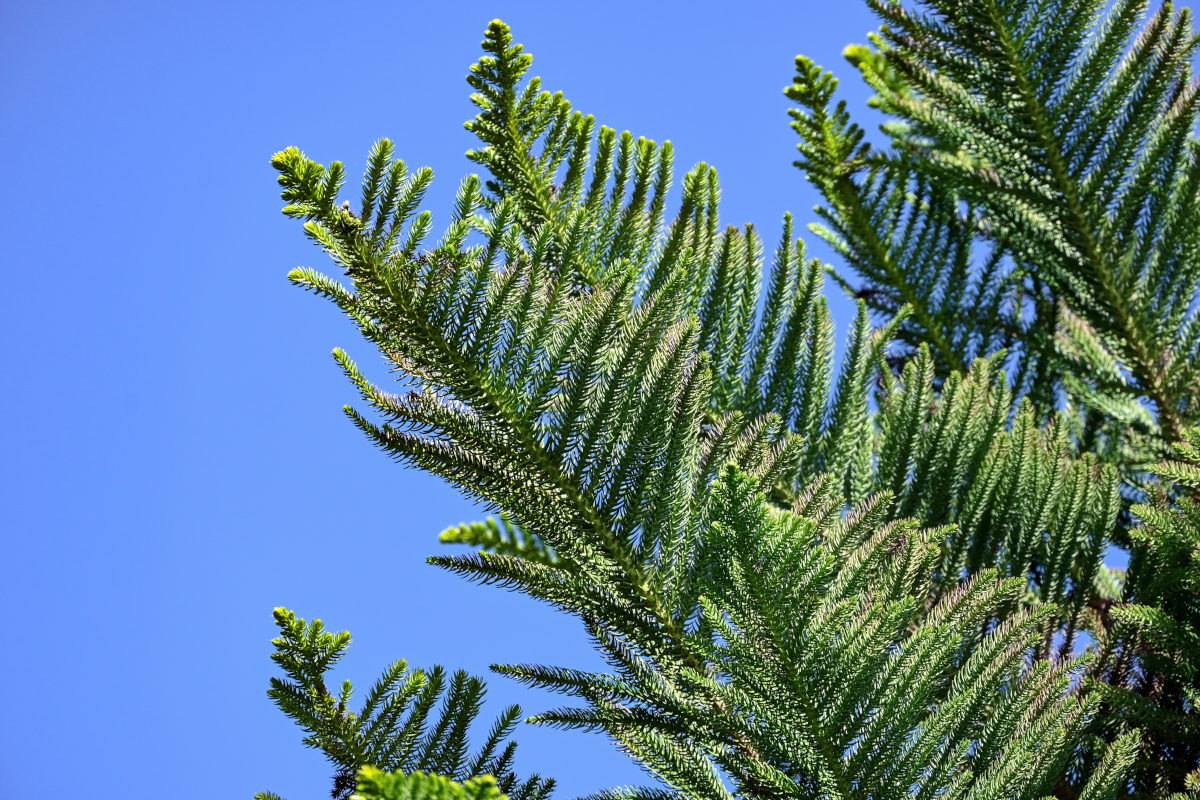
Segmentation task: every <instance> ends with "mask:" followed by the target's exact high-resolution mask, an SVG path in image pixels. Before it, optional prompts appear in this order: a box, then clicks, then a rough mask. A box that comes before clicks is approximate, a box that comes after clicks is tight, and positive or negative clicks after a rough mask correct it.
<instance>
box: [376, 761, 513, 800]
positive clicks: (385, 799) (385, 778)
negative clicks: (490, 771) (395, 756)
mask: <svg viewBox="0 0 1200 800" xmlns="http://www.w3.org/2000/svg"><path fill="white" fill-rule="evenodd" d="M352 800H505V797H504V795H503V794H502V793H501V792H500V789H499V788H498V787H497V785H496V779H495V778H493V777H492V776H490V775H485V776H482V777H479V778H471V779H470V780H467V781H464V782H462V783H458V782H456V781H452V780H450V779H449V778H446V777H444V776H442V775H426V774H424V773H421V772H414V773H411V774H405V773H397V772H392V773H388V772H383V771H381V770H378V769H375V768H374V767H364V768H363V770H362V772H360V773H359V775H358V791H356V792H355V793H354V795H353V797H352Z"/></svg>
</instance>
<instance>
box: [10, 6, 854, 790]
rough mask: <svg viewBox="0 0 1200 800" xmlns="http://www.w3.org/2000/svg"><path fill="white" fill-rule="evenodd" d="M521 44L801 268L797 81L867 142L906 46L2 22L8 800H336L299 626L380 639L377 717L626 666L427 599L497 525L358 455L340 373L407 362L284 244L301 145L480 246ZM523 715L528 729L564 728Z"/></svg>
mask: <svg viewBox="0 0 1200 800" xmlns="http://www.w3.org/2000/svg"><path fill="white" fill-rule="evenodd" d="M494 17H500V18H502V19H504V20H505V21H507V22H508V23H509V24H510V25H512V27H513V30H514V34H515V36H516V37H517V39H518V40H519V41H521V42H523V43H524V44H525V45H526V47H527V48H528V50H529V51H530V52H531V53H533V54H534V57H535V62H534V73H535V74H538V75H541V76H542V77H543V78H544V81H545V85H546V87H547V88H550V89H561V90H563V91H564V92H565V93H566V95H567V96H568V98H570V99H571V100H572V102H573V104H574V105H575V107H576V108H579V109H581V110H583V111H585V112H587V113H591V114H594V115H595V116H596V118H597V120H598V121H599V122H601V123H603V124H607V125H610V126H612V127H615V128H617V129H618V130H623V129H629V130H631V131H633V133H634V134H636V135H644V136H647V137H650V138H653V139H655V140H658V141H662V140H663V139H667V138H669V139H671V140H672V141H673V142H674V143H675V147H676V164H677V170H676V172H677V176H682V174H683V172H685V171H686V170H687V168H689V167H690V166H691V165H692V164H694V163H695V162H697V161H700V160H705V161H708V162H709V163H711V164H714V165H716V166H717V167H718V169H719V170H720V171H721V176H722V186H723V193H724V206H723V217H724V220H725V221H726V222H728V223H731V224H742V223H744V222H747V221H753V222H755V223H756V224H757V225H758V226H759V228H760V230H761V232H762V233H763V236H764V238H765V239H766V240H767V241H768V243H769V245H770V246H771V247H773V245H774V242H775V240H776V239H777V237H778V234H779V221H780V218H781V216H782V214H783V212H784V211H786V210H791V211H793V212H794V213H795V214H796V216H797V218H798V222H799V223H801V224H805V223H807V222H809V221H811V220H812V219H813V215H812V213H811V207H812V205H813V204H814V203H815V202H816V198H815V196H814V194H813V193H812V191H811V190H810V189H809V188H808V187H807V186H806V184H805V183H804V181H803V178H802V176H801V174H800V173H799V172H798V171H797V170H796V169H795V168H793V167H792V166H791V163H792V161H793V159H794V153H795V150H794V144H795V136H794V134H793V133H792V132H791V130H790V129H789V127H788V118H787V116H786V110H787V108H788V102H787V100H786V99H785V98H784V96H783V94H782V91H781V90H782V89H783V87H784V86H785V85H786V84H787V83H789V82H790V78H791V73H792V59H793V57H794V56H795V55H796V54H797V53H805V54H807V55H809V56H811V57H813V58H814V59H815V60H817V61H818V63H822V64H825V65H829V66H832V67H834V68H835V69H836V70H837V71H838V72H839V74H841V75H842V76H843V78H844V80H843V85H844V87H845V89H846V92H845V96H846V97H847V99H849V100H850V101H851V103H852V106H853V107H854V108H856V109H862V108H863V102H864V99H865V93H864V92H863V90H862V89H861V87H860V86H859V83H858V80H857V77H856V76H855V75H854V74H853V72H852V71H851V70H850V69H849V68H848V67H847V66H845V65H844V62H843V61H842V58H841V51H842V48H843V47H844V46H845V45H846V44H848V43H850V42H861V41H864V40H865V34H866V32H867V31H868V30H870V29H871V28H872V27H873V23H872V20H871V19H870V17H869V15H868V14H867V13H866V11H865V9H864V8H863V7H862V6H861V5H860V4H859V3H857V2H820V3H818V2H812V0H802V1H801V2H791V3H769V2H761V3H760V2H743V3H720V4H717V3H713V4H704V3H658V2H644V1H643V2H636V3H635V2H606V3H593V4H588V5H587V6H583V5H575V4H572V3H549V2H545V3H529V2H500V3H495V2H493V3H481V2H463V3H443V4H440V5H439V4H435V3H427V2H422V3H404V2H387V3H376V2H357V3H338V4H332V3H331V4H328V5H318V4H306V3H300V2H292V3H286V4H284V3H268V2H238V3H222V2H213V1H210V2H203V3H197V2H153V3H151V2H134V1H133V0H126V1H125V2H116V3H95V2H89V3H82V2H80V3H75V4H72V3H65V2H51V1H49V0H40V1H39V2H25V3H16V2H5V3H3V5H2V6H0V154H2V155H3V165H4V169H3V172H4V177H3V182H4V184H5V187H4V189H3V191H2V192H0V212H2V213H0V230H2V231H3V234H4V237H3V238H4V250H5V252H7V254H8V255H7V256H6V257H5V262H6V263H7V267H6V268H5V273H4V274H5V278H4V291H3V296H2V300H0V303H3V309H2V313H0V331H2V339H0V341H2V342H3V346H4V349H5V352H6V353H7V354H8V355H7V356H6V370H5V371H6V374H8V375H9V378H8V380H7V381H6V385H7V386H8V389H6V390H4V392H3V393H2V395H0V412H2V414H3V420H4V422H3V425H0V453H2V460H0V471H2V473H3V474H2V476H0V478H2V479H0V503H2V508H3V517H2V518H0V525H2V534H3V540H2V541H3V558H2V560H0V564H2V567H0V569H3V580H0V603H2V606H0V607H2V608H3V609H4V610H5V612H6V615H5V616H6V619H5V622H6V629H5V630H4V635H5V637H6V639H7V644H6V645H5V646H4V647H3V652H2V654H0V678H3V685H4V687H5V688H4V693H5V698H4V702H3V704H2V705H3V711H2V712H0V714H2V716H0V797H4V798H28V797H35V796H50V795H55V796H62V797H78V798H89V799H90V798H98V799H100V798H136V797H150V796H163V797H169V798H172V800H190V798H249V797H250V796H251V795H252V794H253V792H255V791H258V790H262V789H271V790H273V791H276V792H279V793H280V794H281V795H283V796H284V797H286V798H289V800H301V798H321V797H327V796H328V788H329V782H328V776H329V771H328V769H327V768H326V765H325V764H324V762H323V759H322V757H321V756H320V755H319V754H318V753H315V752H311V751H307V750H305V749H304V748H303V747H302V746H301V745H300V741H299V740H300V736H299V730H298V729H297V728H296V727H294V725H293V724H292V723H291V722H290V721H288V720H286V719H285V718H284V717H283V716H282V715H281V714H280V713H279V712H278V711H276V710H275V709H274V708H273V706H272V705H271V704H270V702H269V701H268V700H267V698H266V695H265V691H266V688H267V679H268V677H269V676H270V675H271V674H272V664H271V663H270V661H269V660H268V654H269V652H270V646H269V640H270V638H271V636H272V635H273V630H274V629H273V626H272V623H271V609H272V608H273V607H274V606H278V605H286V606H288V607H290V608H293V609H294V610H296V611H297V613H299V614H300V615H302V616H305V617H313V616H319V617H321V618H323V619H324V620H325V621H326V622H327V624H328V625H329V626H330V627H333V628H337V629H348V630H350V631H352V632H353V634H354V636H355V644H354V646H353V649H352V653H351V656H350V657H349V658H348V659H347V660H346V661H345V662H344V669H342V670H341V671H340V672H339V673H338V676H337V677H338V678H339V679H340V678H342V677H347V678H350V679H352V680H354V681H356V682H357V683H360V684H367V683H369V682H371V681H373V680H374V678H375V676H376V674H377V672H378V670H379V669H381V668H382V667H383V665H384V664H386V663H387V662H389V661H391V660H392V659H394V658H397V657H404V658H407V659H408V660H409V661H410V662H412V663H414V664H418V665H425V664H432V663H443V664H446V665H448V666H451V667H458V666H462V667H467V668H469V669H471V670H473V671H476V672H483V671H485V670H486V668H487V665H488V664H489V663H492V662H497V661H535V662H543V663H551V664H560V665H569V666H584V667H586V666H589V665H594V664H595V663H596V661H595V659H594V657H593V656H592V655H591V653H590V650H589V649H588V647H587V645H586V641H585V640H584V637H583V635H582V631H581V630H580V629H579V626H578V625H577V624H575V623H574V622H573V621H572V620H570V619H566V618H562V617H559V616H557V615H556V614H554V613H552V612H550V611H549V610H547V609H546V608H543V607H541V606H539V605H537V604H535V603H534V602H533V601H531V600H528V599H526V598H523V597H518V596H513V595H508V594H504V593H503V592H501V591H500V590H496V589H491V588H478V587H474V586H471V585H468V584H465V583H463V582H462V581H461V580H459V579H457V578H455V577H453V576H450V575H448V574H443V573H441V572H439V571H438V570H436V569H435V568H433V567H430V566H428V565H426V564H425V563H424V558H425V556H427V555H429V554H431V553H434V552H437V551H438V549H439V545H438V544H437V542H436V536H437V534H438V532H440V531H441V530H442V529H443V528H445V527H446V526H447V525H450V524H454V523H457V522H460V521H466V520H470V519H473V518H476V517H478V516H479V513H478V512H477V511H476V510H475V509H473V508H472V507H471V506H470V505H469V504H468V503H467V502H466V501H464V500H463V499H461V498H460V497H459V496H458V495H456V494H455V493H454V492H453V491H452V490H450V489H448V488H446V487H445V486H443V485H441V484H440V483H439V482H438V481H436V480H434V479H431V478H428V477H426V476H423V475H421V474H418V473H415V472H412V471H407V470H404V469H401V468H400V467H397V466H395V465H394V464H392V463H391V462H390V461H388V460H387V459H386V458H385V457H383V456H382V455H381V454H379V453H378V452H377V451H375V450H374V449H373V448H371V447H370V446H369V444H368V443H367V442H366V440H365V439H363V438H362V437H361V436H360V435H359V434H358V433H357V432H356V431H355V430H354V429H353V428H352V427H351V426H350V424H349V423H348V422H347V421H346V420H345V418H344V417H343V416H342V414H341V411H340V409H341V406H342V405H343V404H344V403H346V402H352V401H353V400H354V399H355V396H354V392H353V391H352V390H351V387H350V386H349V385H348V384H347V383H346V382H345V380H344V379H343V378H342V377H341V375H340V374H339V373H338V371H337V369H336V368H335V366H334V364H333V361H332V360H331V359H330V357H329V352H330V350H331V349H332V348H333V347H335V346H344V347H346V348H347V349H348V350H349V351H350V353H351V354H352V355H353V356H354V357H356V358H357V359H358V360H359V361H360V362H367V363H373V362H374V354H373V352H372V351H371V348H370V347H368V346H367V345H366V344H364V343H362V342H361V341H360V340H358V339H357V337H356V336H355V334H354V332H353V331H352V329H351V328H350V326H349V324H348V323H347V322H346V321H345V320H344V319H343V318H341V317H340V316H339V315H338V313H337V312H336V310H335V309H334V308H333V307H332V306H330V305H328V304H326V303H323V302H322V301H319V300H317V299H315V298H313V297H311V296H308V295H305V294H304V293H302V292H301V291H300V290H298V289H295V288H293V287H291V286H289V284H288V283H287V281H286V280H285V277H284V276H285V275H286V273H287V271H288V270H289V269H290V268H291V267H294V266H297V265H311V266H316V267H323V266H324V263H323V257H322V256H321V254H320V253H319V252H318V251H316V250H315V249H313V248H312V247H310V246H309V245H308V244H307V243H306V242H305V241H304V239H303V237H302V235H301V231H300V229H299V226H298V225H297V224H296V223H295V222H293V221H289V220H286V219H285V218H284V217H283V216H282V215H280V214H279V208H280V206H281V203H280V201H279V199H278V193H277V187H276V185H275V181H274V174H273V172H272V170H271V168H270V166H269V163H268V159H269V158H270V155H271V154H272V153H273V152H275V151H277V150H280V149H282V148H283V147H286V146H288V145H296V146H298V147H300V148H301V149H303V150H305V151H306V152H307V153H308V154H309V155H310V156H311V157H313V158H315V159H317V160H320V161H323V162H326V163H327V162H328V161H331V160H335V159H337V160H342V161H344V162H345V163H346V165H347V169H348V171H349V172H350V173H351V174H352V175H353V174H356V173H360V172H361V169H362V166H363V160H364V158H365V156H366V153H367V150H368V148H369V147H370V144H371V142H372V141H373V140H374V139H376V138H378V137H381V136H388V137H390V138H392V139H393V140H394V141H395V143H396V148H397V151H398V153H399V154H400V155H401V156H402V157H403V158H405V159H406V160H408V162H409V163H410V164H411V165H414V166H415V165H423V164H427V165H429V166H432V167H433V168H434V170H435V171H436V173H437V175H438V180H436V181H435V184H434V188H433V190H432V191H431V193H430V195H429V202H428V208H430V209H431V210H433V211H434V213H435V222H436V221H438V220H444V219H445V218H446V216H447V212H448V210H449V205H448V204H449V200H450V198H451V197H452V196H453V193H454V189H455V188H456V186H457V184H458V181H459V179H460V178H461V177H463V176H464V175H465V174H467V173H469V172H470V171H471V169H472V167H473V165H472V164H470V162H468V161H467V160H466V159H464V158H463V157H462V154H463V152H464V151H466V150H467V149H468V148H469V147H470V146H471V145H472V140H471V137H470V136H469V135H468V134H467V133H466V132H465V131H464V130H463V127H462V123H463V121H464V120H466V119H467V118H469V117H470V116H471V115H472V113H473V112H472V107H471V106H470V104H469V102H468V99H467V98H468V94H469V90H468V87H467V85H466V82H465V81H464V77H465V75H466V74H467V68H468V66H469V65H470V64H471V63H472V62H474V61H475V59H476V58H477V57H478V55H479V50H478V43H479V41H480V39H481V38H482V34H483V31H484V28H485V27H486V25H487V23H488V21H489V20H491V19H492V18H494ZM674 197H675V198H677V197H678V193H676V194H675V195H674ZM808 238H809V239H811V238H812V237H808ZM820 252H824V251H820ZM827 293H829V294H832V293H833V292H832V291H829V292H827ZM846 309H847V306H846V304H844V303H842V302H836V303H835V308H834V310H835V314H836V315H837V319H838V322H839V337H843V336H844V334H845V329H846V327H847V324H848V321H849V315H848V314H847V311H846ZM489 685H490V694H489V708H490V709H491V710H492V711H499V709H500V708H501V707H502V706H503V705H505V704H507V703H509V702H513V701H519V702H520V703H522V705H523V706H524V707H525V709H526V710H527V711H530V712H534V711H538V710H541V709H545V708H548V707H552V706H555V705H558V704H559V702H560V698H558V697H555V696H550V695H546V694H543V693H540V692H535V691H529V690H524V689H521V688H519V687H516V686H515V685H513V684H512V683H510V682H508V681H506V680H505V679H502V678H499V677H493V678H491V679H490V680H489ZM518 735H519V740H520V741H521V742H522V744H521V755H520V766H521V768H522V770H523V771H529V770H538V771H541V772H542V773H543V774H549V775H553V776H555V777H557V778H558V779H559V780H560V783H561V789H560V791H559V793H558V795H557V796H558V797H560V798H562V799H563V800H567V799H568V798H571V797H574V796H578V795H580V794H584V793H587V792H590V791H594V790H597V789H600V788H604V787H607V786H613V785H618V784H627V783H632V782H640V781H642V780H643V776H642V775H641V774H640V772H639V770H638V769H637V768H636V767H635V766H633V765H632V764H631V763H630V762H628V761H627V760H626V759H625V758H624V756H622V755H620V754H618V753H617V752H616V751H615V750H614V749H613V747H612V745H611V744H610V743H609V742H607V741H606V740H604V739H603V738H600V737H597V736H588V735H583V734H564V733H559V732H553V731H541V730H537V729H531V728H525V727H523V728H521V729H520V731H519V734H518Z"/></svg>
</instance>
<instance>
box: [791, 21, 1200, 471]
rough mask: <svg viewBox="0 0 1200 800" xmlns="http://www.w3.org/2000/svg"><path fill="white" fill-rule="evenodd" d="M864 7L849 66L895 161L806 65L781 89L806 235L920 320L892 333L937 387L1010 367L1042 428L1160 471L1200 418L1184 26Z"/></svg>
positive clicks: (1198, 281)
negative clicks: (1071, 415) (974, 364)
mask: <svg viewBox="0 0 1200 800" xmlns="http://www.w3.org/2000/svg"><path fill="white" fill-rule="evenodd" d="M868 5H870V6H871V7H872V8H873V9H874V10H875V11H876V12H877V13H878V14H879V16H880V17H881V19H882V20H883V21H884V27H883V28H882V29H881V31H880V33H879V35H878V36H876V37H874V38H873V40H872V41H873V45H874V49H870V48H863V47H857V48H850V49H849V50H848V51H847V55H848V56H849V58H850V60H851V62H852V63H854V64H855V65H856V66H857V67H858V68H859V70H860V71H861V72H862V74H863V76H864V77H865V79H866V80H867V82H868V83H869V84H870V86H871V87H872V88H873V89H874V90H875V91H876V92H877V96H876V100H875V104H876V105H877V107H878V108H879V109H881V110H882V111H883V112H885V113H886V114H888V115H890V116H891V117H892V118H893V120H894V121H892V122H890V123H889V124H888V125H886V126H885V131H886V133H887V134H888V135H889V139H890V142H889V144H890V147H889V148H888V149H884V150H880V149H876V148H874V147H872V146H870V145H869V144H867V143H866V142H865V139H864V134H863V131H862V129H861V128H860V127H859V126H858V125H856V124H855V123H853V122H851V121H850V119H849V114H848V113H847V112H846V110H845V107H844V105H837V106H832V107H831V103H832V97H833V90H834V88H835V87H836V81H834V80H833V78H832V76H831V75H829V74H828V73H826V72H824V71H823V70H821V69H820V68H818V67H816V66H814V65H813V64H812V63H811V61H809V60H807V59H803V58H801V59H798V60H797V76H796V79H795V83H794V85H793V86H792V88H791V89H790V90H789V95H790V96H791V97H792V98H793V99H794V100H796V101H797V103H798V104H799V106H800V108H799V109H797V110H796V111H795V112H793V116H794V117H795V120H796V121H795V123H794V127H795V128H796V130H797V131H798V132H799V133H800V135H801V145H800V150H801V154H802V158H801V160H800V161H799V162H798V163H799V165H800V166H801V167H803V168H804V169H805V171H806V174H807V175H808V177H809V179H810V180H812V181H813V182H814V183H815V184H816V186H817V187H818V188H819V189H820V190H821V192H822V193H823V194H824V196H825V198H826V201H827V202H828V204H829V205H828V207H827V208H826V209H824V210H823V211H822V212H821V214H822V217H823V218H824V220H825V221H826V227H825V228H823V229H822V230H821V231H820V232H821V233H822V235H824V236H826V238H828V239H829V240H830V241H831V242H833V243H834V245H835V247H837V249H839V250H840V251H841V252H842V253H843V255H844V256H845V257H846V259H847V262H848V263H849V265H850V266H851V267H852V268H853V269H854V270H855V271H856V272H857V273H858V274H859V275H860V276H861V277H862V278H863V279H864V280H865V281H866V284H865V286H864V288H863V289H862V290H861V291H862V293H863V296H865V297H867V298H868V300H869V302H871V304H872V306H873V307H875V308H878V309H880V310H882V311H885V312H888V311H891V310H893V309H894V308H895V307H896V306H897V305H898V303H900V302H904V303H907V304H909V305H910V306H911V307H912V309H913V311H912V313H911V314H910V316H909V318H908V322H907V323H906V325H905V326H904V328H903V329H902V336H903V337H904V338H905V339H906V340H908V341H910V342H912V343H916V342H927V343H929V344H930V346H931V348H932V351H933V353H934V355H935V357H936V359H937V363H938V368H939V371H940V373H941V374H948V373H949V372H950V371H953V370H955V369H960V368H961V367H962V366H964V365H965V364H966V363H967V359H968V358H969V357H970V356H971V355H972V354H974V355H986V354H990V353H993V352H997V351H998V350H999V349H1001V348H1005V347H1010V348H1013V350H1014V352H1015V355H1016V356H1018V371H1017V380H1016V382H1015V384H1016V386H1017V388H1018V390H1019V391H1020V392H1021V393H1024V394H1027V395H1028V396H1029V397H1030V398H1032V399H1033V401H1034V403H1035V405H1036V407H1037V409H1038V410H1039V411H1040V412H1041V413H1042V414H1043V415H1044V414H1046V413H1048V412H1049V411H1050V410H1052V409H1053V408H1054V407H1055V404H1056V396H1057V392H1058V391H1060V390H1062V389H1066V390H1067V391H1068V392H1069V393H1070V394H1071V396H1072V397H1073V399H1074V400H1075V402H1076V403H1077V405H1078V407H1079V412H1080V414H1081V420H1082V422H1081V426H1082V427H1083V428H1084V430H1083V432H1082V435H1081V440H1080V441H1081V443H1082V444H1083V446H1084V448H1085V449H1089V450H1094V451H1096V452H1099V453H1102V454H1104V455H1105V456H1106V457H1109V458H1112V459H1114V460H1116V461H1117V462H1118V463H1122V464H1128V465H1135V466H1136V465H1142V464H1145V463H1147V461H1148V460H1152V459H1153V458H1154V455H1155V453H1156V452H1158V450H1159V449H1160V448H1161V444H1159V443H1158V441H1159V438H1158V437H1160V436H1165V438H1166V439H1167V440H1173V439H1175V438H1177V437H1178V436H1179V434H1180V432H1181V430H1183V428H1184V427H1185V426H1186V425H1187V424H1188V423H1189V422H1191V421H1195V420H1196V419H1197V416H1198V415H1200V403H1198V402H1197V400H1198V397H1200V395H1198V394H1197V390H1196V387H1197V386H1198V385H1200V366H1198V360H1197V356H1198V355H1200V314H1198V313H1197V305H1196V301H1197V298H1198V297H1200V266H1198V265H1200V258H1198V257H1197V255H1198V250H1197V247H1198V246H1200V239H1198V238H1197V233H1196V232H1197V230H1200V227H1198V225H1197V222H1200V203H1198V202H1197V192H1198V191H1200V160H1198V158H1197V156H1198V155H1200V150H1198V149H1197V147H1198V145H1197V141H1196V138H1195V119H1196V87H1195V85H1194V83H1193V80H1192V77H1191V64H1190V56H1191V55H1192V54H1193V52H1194V48H1195V46H1196V40H1195V37H1194V36H1193V34H1192V32H1191V22H1190V14H1189V12H1188V11H1187V10H1186V9H1183V10H1181V11H1179V12H1175V11H1174V10H1173V9H1172V8H1171V5H1170V4H1169V3H1168V4H1165V5H1164V6H1163V7H1162V8H1161V9H1159V10H1158V11H1157V12H1156V13H1155V14H1154V15H1153V16H1152V17H1151V18H1150V19H1149V21H1148V22H1147V23H1146V25H1145V27H1144V28H1143V29H1142V30H1141V31H1140V32H1138V24H1137V23H1138V18H1139V16H1140V15H1141V13H1142V12H1143V11H1144V10H1145V7H1146V3H1145V2H1141V1H1139V0H1123V1H1122V2H1117V3H1116V4H1114V5H1113V6H1112V8H1111V9H1108V10H1105V6H1106V3H1104V2H1102V1H1101V0H1073V1H1072V2H1060V3H1050V4H1047V3H1042V2H1031V1H1030V0H985V1H984V2H978V3H974V2H972V3H965V2H958V1H957V0H932V1H931V2H923V3H919V4H915V5H916V7H909V6H905V5H900V4H897V3H892V2H889V1H888V0H868ZM1148 404H1152V408H1153V410H1154V411H1153V413H1149V412H1148V411H1147V407H1148Z"/></svg>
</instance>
